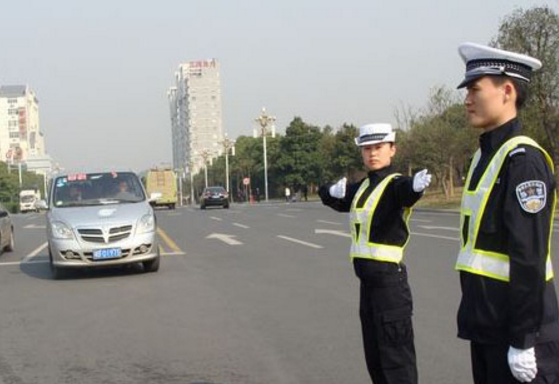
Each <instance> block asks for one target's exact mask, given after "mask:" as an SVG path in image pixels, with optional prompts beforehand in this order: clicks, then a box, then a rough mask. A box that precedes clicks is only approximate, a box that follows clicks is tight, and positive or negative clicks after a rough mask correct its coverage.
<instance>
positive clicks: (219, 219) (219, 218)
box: [210, 216, 223, 221]
mask: <svg viewBox="0 0 559 384" xmlns="http://www.w3.org/2000/svg"><path fill="white" fill-rule="evenodd" d="M210 219H212V220H216V221H223V219H222V218H221V217H215V216H210Z"/></svg>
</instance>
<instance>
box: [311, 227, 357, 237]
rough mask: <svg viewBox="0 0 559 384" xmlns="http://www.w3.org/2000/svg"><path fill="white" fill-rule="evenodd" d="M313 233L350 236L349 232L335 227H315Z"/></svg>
mask: <svg viewBox="0 0 559 384" xmlns="http://www.w3.org/2000/svg"><path fill="white" fill-rule="evenodd" d="M314 233H315V234H317V235H320V234H328V235H336V236H342V237H351V234H350V233H347V232H345V231H336V230H335V229H315V230H314Z"/></svg>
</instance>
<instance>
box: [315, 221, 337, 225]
mask: <svg viewBox="0 0 559 384" xmlns="http://www.w3.org/2000/svg"><path fill="white" fill-rule="evenodd" d="M317 222H318V223H323V224H332V225H343V224H342V223H337V222H335V221H328V220H317Z"/></svg>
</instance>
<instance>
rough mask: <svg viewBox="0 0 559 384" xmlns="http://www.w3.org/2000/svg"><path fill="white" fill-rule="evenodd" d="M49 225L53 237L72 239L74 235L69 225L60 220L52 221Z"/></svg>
mask: <svg viewBox="0 0 559 384" xmlns="http://www.w3.org/2000/svg"><path fill="white" fill-rule="evenodd" d="M50 226H51V228H52V235H53V236H54V238H55V239H72V238H73V237H74V234H73V233H72V230H71V229H70V227H69V226H67V225H66V224H64V223H63V222H61V221H54V222H52V223H51V224H50Z"/></svg>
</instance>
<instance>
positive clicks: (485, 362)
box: [470, 342, 559, 384]
mask: <svg viewBox="0 0 559 384" xmlns="http://www.w3.org/2000/svg"><path fill="white" fill-rule="evenodd" d="M508 350H509V346H508V345H502V344H479V343H475V342H472V343H471V345H470V351H471V355H472V373H473V376H474V383H475V384H518V383H520V381H518V380H516V379H515V378H514V376H513V375H512V373H511V371H510V368H509V364H508V360H507V353H508ZM536 361H537V364H538V375H537V376H536V378H535V379H534V380H533V381H531V382H530V384H559V342H549V343H544V344H538V345H536Z"/></svg>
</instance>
